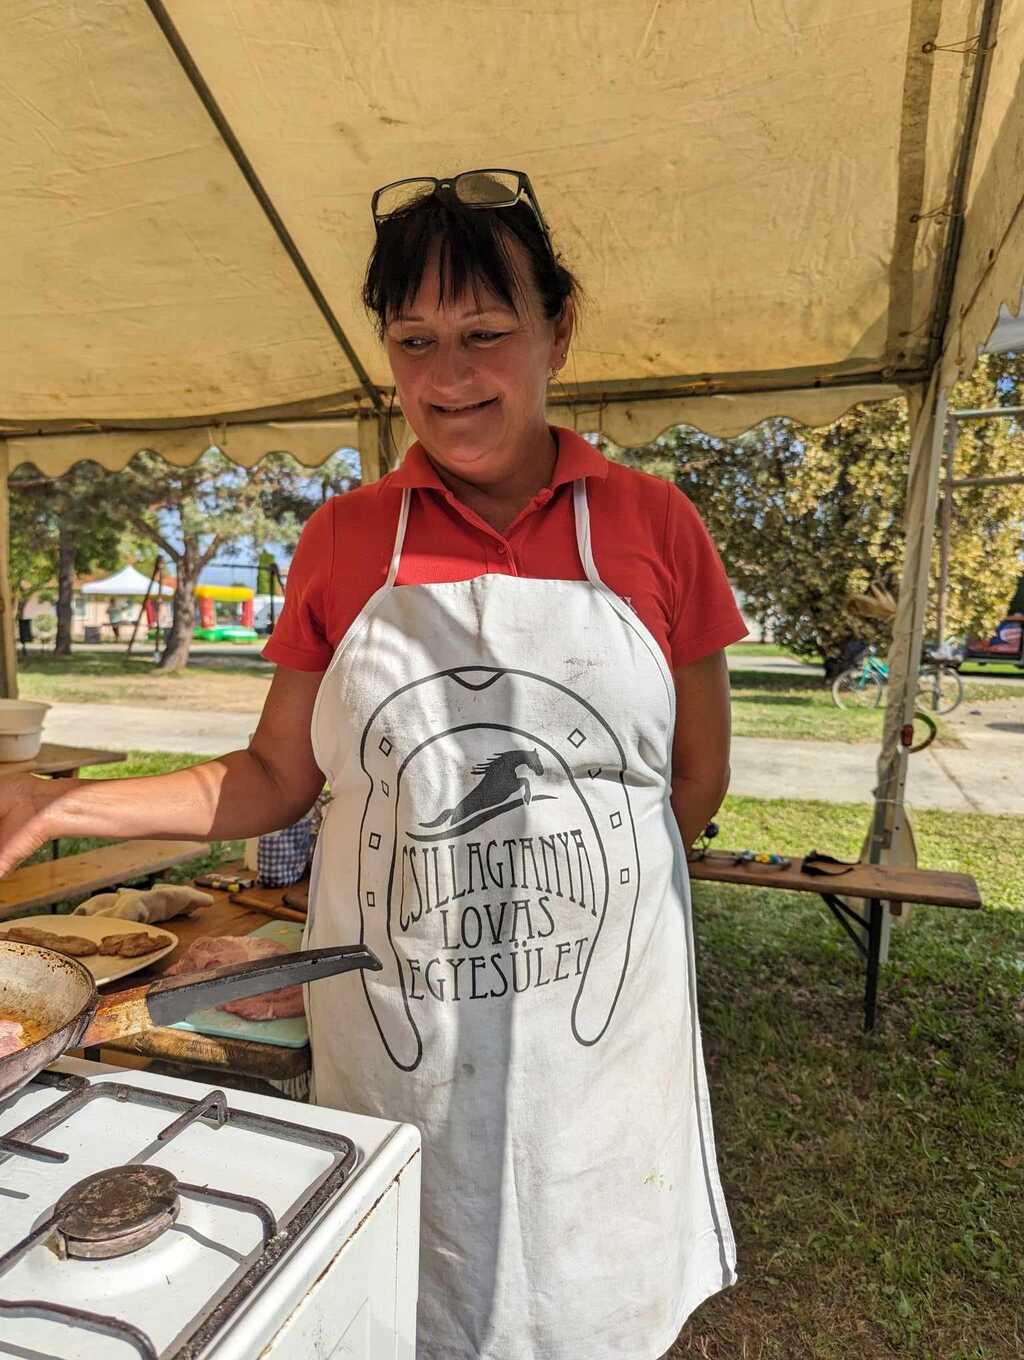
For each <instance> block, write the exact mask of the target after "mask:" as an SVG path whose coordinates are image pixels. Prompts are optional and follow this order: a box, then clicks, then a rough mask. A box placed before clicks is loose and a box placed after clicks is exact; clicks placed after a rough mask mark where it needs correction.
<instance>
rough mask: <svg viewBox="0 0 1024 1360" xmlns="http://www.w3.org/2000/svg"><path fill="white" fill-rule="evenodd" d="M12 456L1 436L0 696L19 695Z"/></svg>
mask: <svg viewBox="0 0 1024 1360" xmlns="http://www.w3.org/2000/svg"><path fill="white" fill-rule="evenodd" d="M10 471H11V455H10V450H9V449H8V447H7V440H6V439H0V698H3V699H17V697H18V668H17V667H18V662H17V655H16V653H15V650H14V647H15V643H14V601H13V598H12V596H11V568H10V561H11V497H10V487H9V474H10Z"/></svg>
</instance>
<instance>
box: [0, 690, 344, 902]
mask: <svg viewBox="0 0 1024 1360" xmlns="http://www.w3.org/2000/svg"><path fill="white" fill-rule="evenodd" d="M322 674H323V673H322V672H320V671H300V670H292V669H289V668H285V667H279V668H278V670H277V671H276V672H275V675H274V680H273V683H272V684H271V687H270V693H269V694H268V695H267V699H266V703H265V704H264V706H263V712H262V714H261V716H260V721H259V725H258V727H257V729H256V732H255V733H254V735H253V738H252V741H251V742H250V744H249V747H248V749H247V750H244V751H231V752H230V753H229V754H228V755H224V756H218V757H217V758H216V759H215V760H210V761H206V762H205V763H204V764H202V765H194V766H192V767H191V768H189V769H186V770H177V771H175V772H174V773H173V774H163V775H148V776H144V777H142V778H138V779H57V780H51V779H40V778H37V777H35V776H34V775H15V776H9V777H7V778H4V779H0V875H3V874H5V873H7V872H8V871H9V870H10V869H12V868H13V867H14V866H15V865H16V864H17V863H18V862H19V861H20V860H23V859H25V858H26V857H27V856H28V855H30V854H32V852H33V851H34V850H37V849H38V848H39V847H40V846H41V845H43V844H44V843H45V842H46V841H48V840H52V839H53V838H54V837H59V836H111V837H117V838H128V837H137V836H149V837H156V838H158V839H163V840H176V839H179V838H182V839H192V840H210V841H213V840H233V839H235V838H237V837H246V836H258V835H261V834H262V833H264V832H266V831H274V830H277V829H278V828H280V827H284V826H289V825H291V824H292V823H293V822H295V821H298V819H299V818H300V817H301V816H303V814H304V813H306V812H308V810H309V809H310V807H312V805H313V802H314V801H315V799H316V797H317V794H318V793H319V792H320V790H321V789H322V788H323V783H324V776H323V773H322V772H321V770H320V769H319V768H318V766H317V764H316V761H315V760H314V758H313V748H312V744H311V740H310V719H311V717H312V713H313V703H314V700H315V699H316V693H317V689H318V687H319V685H320V681H321V679H322Z"/></svg>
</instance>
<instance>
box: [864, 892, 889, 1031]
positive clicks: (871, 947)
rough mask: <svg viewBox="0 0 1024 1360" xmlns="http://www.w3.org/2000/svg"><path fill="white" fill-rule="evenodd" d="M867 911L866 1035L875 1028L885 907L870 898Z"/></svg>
mask: <svg viewBox="0 0 1024 1360" xmlns="http://www.w3.org/2000/svg"><path fill="white" fill-rule="evenodd" d="M869 911H870V919H869V922H868V960H867V963H868V967H867V978H866V980H865V984H864V1029H865V1032H866V1033H868V1034H870V1033H871V1031H872V1030H873V1029H874V1028H875V1016H876V1012H877V1009H878V1005H877V1003H878V972H879V966H880V964H879V961H880V958H881V952H882V921H883V919H884V914H885V906H884V904H883V903H882V902H879V901H878V900H877V899H876V898H872V900H871V902H870V904H869Z"/></svg>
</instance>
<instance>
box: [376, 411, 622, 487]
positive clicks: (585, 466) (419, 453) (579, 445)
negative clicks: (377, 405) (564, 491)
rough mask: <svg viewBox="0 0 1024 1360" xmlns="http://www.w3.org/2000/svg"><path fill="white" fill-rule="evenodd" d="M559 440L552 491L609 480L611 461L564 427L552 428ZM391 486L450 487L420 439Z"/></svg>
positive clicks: (392, 480) (395, 475) (410, 448)
mask: <svg viewBox="0 0 1024 1360" xmlns="http://www.w3.org/2000/svg"><path fill="white" fill-rule="evenodd" d="M550 428H551V429H552V430H553V431H554V433H555V437H556V438H557V440H558V458H557V460H556V461H555V470H554V472H553V473H552V475H551V489H552V490H553V491H554V490H555V489H556V488H558V487H560V486H562V485H563V483H565V482H575V481H578V480H579V479H580V478H581V477H599V478H604V477H607V476H608V460H607V459H606V458H605V457H604V455H603V454H602V453H600V452H598V450H597V449H595V448H594V446H593V444H590V443H588V442H587V440H586V439H584V438H583V436H582V435H580V434H577V433H576V431H575V430H570V429H568V428H567V427H566V426H564V425H552V426H551V427H550ZM389 480H390V483H391V485H392V486H400V487H406V486H408V487H430V488H431V489H433V490H434V491H446V490H447V487H446V486H445V484H444V482H442V481H441V478H440V477H439V476H438V475H437V472H436V471H435V469H434V465H433V463H432V462H431V461H430V458H429V457H428V456H427V451H426V449H424V447H423V445H422V444H421V443H420V442H419V440H418V439H417V440H416V442H415V443H414V444H411V445H410V446H409V448H408V450H407V451H406V454H405V457H404V458H403V459H402V464H401V467H399V468H398V469H397V471H395V472H393V473H392V474H391V476H390V478H389Z"/></svg>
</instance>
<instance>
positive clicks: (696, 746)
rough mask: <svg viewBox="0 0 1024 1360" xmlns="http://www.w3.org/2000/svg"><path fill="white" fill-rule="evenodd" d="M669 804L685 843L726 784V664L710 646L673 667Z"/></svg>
mask: <svg viewBox="0 0 1024 1360" xmlns="http://www.w3.org/2000/svg"><path fill="white" fill-rule="evenodd" d="M674 678H675V683H676V730H675V737H674V739H673V742H672V810H673V811H674V812H675V814H676V821H677V822H678V823H679V831H680V833H681V835H682V838H683V844H684V845H685V846H686V848H687V850H689V848H690V846H691V845H692V844H693V842H694V841H695V840H696V838H697V837H698V836H699V835H700V833H701V832H702V831H703V830H704V828H705V826H706V825H707V824H708V822H709V821H710V820H711V818H712V817H713V816H714V815H715V813H716V812H717V811H718V809H719V807H721V804H722V799H723V798H724V797H725V791H726V789H727V788H728V787H729V736H730V722H729V668H728V666H727V665H726V660H725V652H712V654H711V655H710V656H705V657H702V658H701V659H700V660H699V661H694V662H692V663H691V664H690V665H688V666H680V667H679V669H678V670H676V671H675V673H674Z"/></svg>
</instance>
